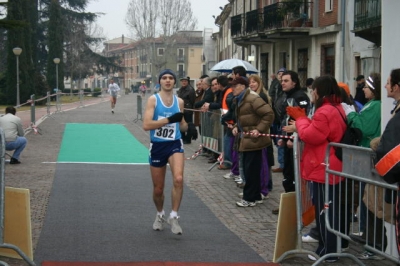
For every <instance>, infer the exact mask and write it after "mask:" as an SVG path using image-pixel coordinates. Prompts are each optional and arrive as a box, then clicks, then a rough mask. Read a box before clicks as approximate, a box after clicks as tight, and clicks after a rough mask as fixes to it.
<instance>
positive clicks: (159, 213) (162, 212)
mask: <svg viewBox="0 0 400 266" xmlns="http://www.w3.org/2000/svg"><path fill="white" fill-rule="evenodd" d="M157 215H159V216H164V215H165V211H164V210H162V211H161V212H157Z"/></svg>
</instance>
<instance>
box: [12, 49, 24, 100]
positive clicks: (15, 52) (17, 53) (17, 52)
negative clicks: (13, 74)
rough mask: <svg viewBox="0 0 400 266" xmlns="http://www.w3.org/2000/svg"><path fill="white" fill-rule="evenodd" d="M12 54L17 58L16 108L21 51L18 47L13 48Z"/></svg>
mask: <svg viewBox="0 0 400 266" xmlns="http://www.w3.org/2000/svg"><path fill="white" fill-rule="evenodd" d="M13 53H14V54H15V56H16V57H17V107H19V106H20V102H19V55H20V54H21V53H22V49H21V48H19V47H15V48H14V49H13Z"/></svg>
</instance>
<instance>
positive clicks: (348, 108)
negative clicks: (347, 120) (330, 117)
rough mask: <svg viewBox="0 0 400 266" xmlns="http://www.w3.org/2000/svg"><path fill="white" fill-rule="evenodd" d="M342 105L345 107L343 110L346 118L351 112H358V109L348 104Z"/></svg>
mask: <svg viewBox="0 0 400 266" xmlns="http://www.w3.org/2000/svg"><path fill="white" fill-rule="evenodd" d="M341 104H342V107H343V110H344V112H345V114H346V116H347V115H348V114H350V113H351V112H355V111H356V109H355V108H354V106H353V105H348V104H347V103H341Z"/></svg>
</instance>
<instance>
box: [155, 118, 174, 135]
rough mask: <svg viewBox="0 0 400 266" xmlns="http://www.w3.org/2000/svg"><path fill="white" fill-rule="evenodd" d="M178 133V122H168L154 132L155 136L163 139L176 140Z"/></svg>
mask: <svg viewBox="0 0 400 266" xmlns="http://www.w3.org/2000/svg"><path fill="white" fill-rule="evenodd" d="M163 118H165V117H164V116H158V120H161V119H163ZM175 135H176V123H172V124H166V125H165V126H162V127H160V128H157V129H156V130H155V132H154V137H155V138H158V139H163V140H175Z"/></svg>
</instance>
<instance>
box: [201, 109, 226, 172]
mask: <svg viewBox="0 0 400 266" xmlns="http://www.w3.org/2000/svg"><path fill="white" fill-rule="evenodd" d="M200 121H201V143H202V146H203V149H207V150H209V151H212V152H214V153H216V154H219V159H218V160H217V162H216V163H214V164H213V165H212V166H211V167H210V168H209V169H208V170H209V171H210V170H211V169H213V168H214V167H215V166H216V165H217V164H219V163H221V162H222V160H223V159H222V158H223V150H224V142H223V139H224V127H223V126H222V125H221V122H220V121H221V111H220V110H212V111H208V112H204V113H201V115H200Z"/></svg>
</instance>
